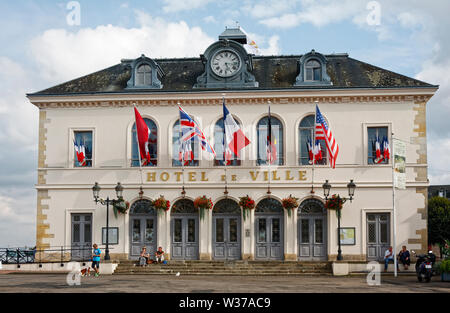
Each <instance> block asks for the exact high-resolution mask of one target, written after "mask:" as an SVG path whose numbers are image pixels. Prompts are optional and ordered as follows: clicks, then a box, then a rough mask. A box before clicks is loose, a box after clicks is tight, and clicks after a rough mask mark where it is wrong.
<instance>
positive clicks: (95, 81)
mask: <svg viewBox="0 0 450 313" xmlns="http://www.w3.org/2000/svg"><path fill="white" fill-rule="evenodd" d="M325 57H326V58H327V60H328V64H327V73H328V75H329V76H330V78H331V82H332V85H330V86H296V87H294V86H293V84H294V83H295V79H296V77H297V75H298V74H299V66H298V61H299V59H300V58H301V55H292V56H254V57H253V66H254V70H253V71H252V74H253V75H254V76H255V79H256V81H257V82H259V87H257V88H243V89H244V90H271V89H277V90H278V89H296V90H298V89H315V88H316V89H317V88H319V89H342V88H418V87H421V88H427V87H428V88H435V87H437V86H435V85H431V84H428V83H425V82H422V81H419V80H416V79H413V78H410V77H407V76H404V75H401V74H397V73H394V72H391V71H388V70H385V69H382V68H379V67H376V66H373V65H370V64H367V63H364V62H361V61H358V60H355V59H353V58H350V57H349V56H348V55H347V54H332V55H326V56H325ZM155 61H156V62H157V63H158V64H159V65H160V67H161V68H162V70H163V71H164V73H165V76H164V77H162V78H161V83H162V84H163V88H162V89H148V90H135V89H131V90H130V89H126V87H127V81H128V80H129V79H130V76H131V74H130V71H131V68H130V67H129V66H127V65H124V64H122V63H121V64H117V65H114V66H111V67H109V68H106V69H104V70H101V71H98V72H95V73H92V74H89V75H86V76H83V77H80V78H77V79H74V80H72V81H69V82H66V83H63V84H60V85H57V86H55V87H51V88H48V89H46V90H43V91H39V92H36V93H32V94H29V95H30V96H39V95H70V94H92V93H142V92H145V93H159V92H187V91H202V90H205V89H199V88H193V86H194V84H195V83H196V79H197V77H199V76H200V75H201V74H202V73H203V72H204V65H203V63H202V61H201V59H200V58H181V59H155ZM207 90H211V89H207ZM233 90H237V89H236V88H233Z"/></svg>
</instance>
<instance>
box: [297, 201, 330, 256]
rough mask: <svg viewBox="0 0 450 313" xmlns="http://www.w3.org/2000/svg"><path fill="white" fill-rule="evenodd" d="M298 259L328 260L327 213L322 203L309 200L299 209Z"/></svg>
mask: <svg viewBox="0 0 450 313" xmlns="http://www.w3.org/2000/svg"><path fill="white" fill-rule="evenodd" d="M297 214H298V222H297V225H298V259H299V260H301V261H326V260H327V212H326V209H325V206H324V204H323V203H322V201H320V200H317V199H307V200H305V201H303V202H302V203H301V204H300V206H299V208H298V212H297Z"/></svg>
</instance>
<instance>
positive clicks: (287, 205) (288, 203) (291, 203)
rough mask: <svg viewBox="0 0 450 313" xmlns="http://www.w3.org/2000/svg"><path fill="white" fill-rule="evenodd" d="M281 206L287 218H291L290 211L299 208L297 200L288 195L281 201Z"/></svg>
mask: <svg viewBox="0 0 450 313" xmlns="http://www.w3.org/2000/svg"><path fill="white" fill-rule="evenodd" d="M281 205H282V206H283V208H284V209H285V210H287V212H288V216H289V217H291V210H292V209H295V208H296V207H298V206H299V203H298V198H295V197H293V196H292V195H289V197H287V198H284V199H283V200H281Z"/></svg>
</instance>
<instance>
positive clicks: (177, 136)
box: [172, 120, 200, 166]
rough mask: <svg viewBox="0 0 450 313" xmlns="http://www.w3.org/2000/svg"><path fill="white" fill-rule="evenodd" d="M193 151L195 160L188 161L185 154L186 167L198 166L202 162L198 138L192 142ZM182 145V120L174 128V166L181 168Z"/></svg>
mask: <svg viewBox="0 0 450 313" xmlns="http://www.w3.org/2000/svg"><path fill="white" fill-rule="evenodd" d="M190 143H191V150H192V153H193V155H194V159H193V160H188V158H187V156H186V153H185V154H183V160H185V161H184V166H198V165H199V160H200V157H199V156H200V150H199V142H198V139H197V137H193V138H192V139H191V140H190ZM181 152H182V151H181V145H180V120H178V121H176V122H175V124H174V125H173V128H172V166H181V160H182V159H181V156H182V155H181Z"/></svg>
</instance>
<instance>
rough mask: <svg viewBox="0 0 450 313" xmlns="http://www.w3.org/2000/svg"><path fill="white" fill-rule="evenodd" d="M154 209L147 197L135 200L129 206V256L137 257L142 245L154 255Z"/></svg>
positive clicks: (155, 232)
mask: <svg viewBox="0 0 450 313" xmlns="http://www.w3.org/2000/svg"><path fill="white" fill-rule="evenodd" d="M156 223H157V218H156V210H155V208H154V207H153V205H152V202H151V201H150V200H147V199H142V200H137V201H136V202H134V203H133V204H132V205H131V207H130V223H129V224H130V258H132V259H134V258H138V257H139V256H140V254H141V249H142V247H147V252H148V253H150V255H154V254H155V252H156V244H157V241H156V234H157V231H156V229H157V228H156V227H157V225H156Z"/></svg>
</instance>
